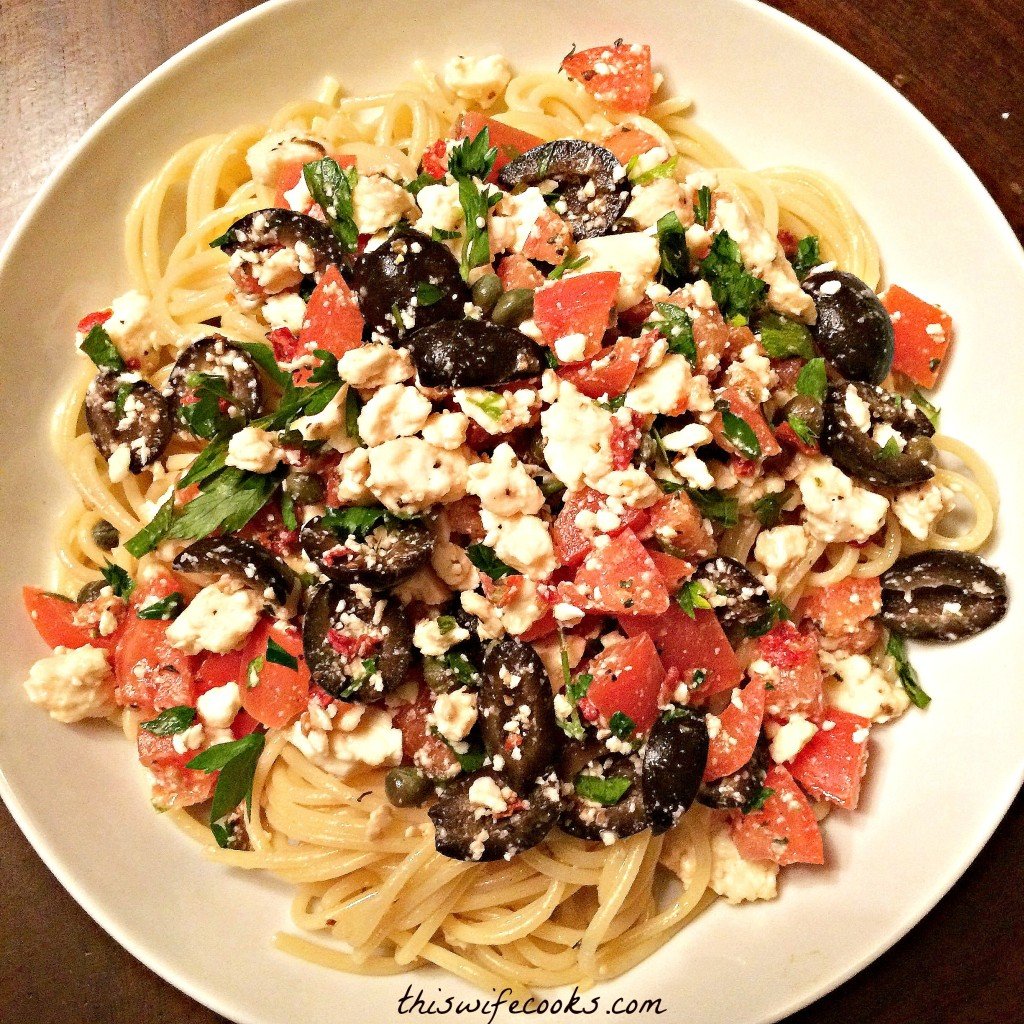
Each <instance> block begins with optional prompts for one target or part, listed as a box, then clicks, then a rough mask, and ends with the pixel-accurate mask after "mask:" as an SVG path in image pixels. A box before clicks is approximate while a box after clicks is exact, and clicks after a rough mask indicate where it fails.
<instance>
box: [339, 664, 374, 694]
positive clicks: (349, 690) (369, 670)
mask: <svg viewBox="0 0 1024 1024" xmlns="http://www.w3.org/2000/svg"><path fill="white" fill-rule="evenodd" d="M376 674H377V659H376V658H363V672H362V675H358V676H353V677H352V680H351V682H349V683H348V684H347V685H346V686H345V687H344V688H343V689H342V691H341V693H340V695H339V696H341V697H351V696H352V695H353V694H355V693H358V692H359V691H360V690H361V689H362V688H363V686H364V685H365V684H366V683H368V682H369V681H370V680H371V679H372V678H373V677H374V676H375V675H376Z"/></svg>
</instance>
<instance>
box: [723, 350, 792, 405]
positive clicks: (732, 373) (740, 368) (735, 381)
mask: <svg viewBox="0 0 1024 1024" xmlns="http://www.w3.org/2000/svg"><path fill="white" fill-rule="evenodd" d="M725 379H726V383H727V384H732V385H734V386H736V387H738V388H740V389H741V390H744V391H749V392H752V393H754V397H755V398H756V400H757V401H758V402H767V401H768V399H769V398H771V396H772V388H773V387H774V386H775V384H776V383H777V381H778V379H779V378H778V374H777V373H776V372H775V371H774V370H773V369H772V361H771V360H770V359H769V358H768V357H767V356H764V355H761V350H760V349H759V348H758V347H757V345H753V344H751V345H747V346H746V347H745V348H744V349H743V350H742V351H741V352H740V357H739V359H734V360H733V361H732V362H731V363H730V364H729V367H728V369H727V370H726V371H725Z"/></svg>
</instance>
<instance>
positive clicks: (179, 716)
mask: <svg viewBox="0 0 1024 1024" xmlns="http://www.w3.org/2000/svg"><path fill="white" fill-rule="evenodd" d="M195 720H196V709H195V708H190V707H188V706H186V705H184V704H179V705H178V706H177V707H174V708H167V709H166V710H164V711H161V712H160V714H159V715H157V716H156V718H152V719H150V720H149V721H148V722H143V723H142V724H141V725H140V726H139V728H140V729H145V730H146V732H150V733H152V734H153V735H154V736H174V735H175V734H176V733H179V732H184V731H185V730H186V729H187V728H188V727H189V726H190V725H191V724H192V723H193V722H194V721H195Z"/></svg>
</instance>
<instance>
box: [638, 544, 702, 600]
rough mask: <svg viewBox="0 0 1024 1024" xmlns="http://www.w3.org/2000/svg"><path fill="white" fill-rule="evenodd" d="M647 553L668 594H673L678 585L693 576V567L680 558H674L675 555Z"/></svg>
mask: <svg viewBox="0 0 1024 1024" xmlns="http://www.w3.org/2000/svg"><path fill="white" fill-rule="evenodd" d="M647 553H648V554H649V555H650V556H651V561H653V562H654V566H655V568H656V569H657V570H658V575H659V576H661V579H662V582H663V583H664V584H665V589H666V590H667V591H668V592H669V593H670V594H674V593H675V592H676V590H678V589H679V584H680V583H682V582H683V580H688V579H689V578H690V577H691V576H692V575H693V566H692V565H690V563H689V562H686V561H683V559H681V558H676V556H675V555H669V554H666V553H665V552H664V551H648V552H647Z"/></svg>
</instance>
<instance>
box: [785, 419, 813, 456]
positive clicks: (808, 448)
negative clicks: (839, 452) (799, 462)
mask: <svg viewBox="0 0 1024 1024" xmlns="http://www.w3.org/2000/svg"><path fill="white" fill-rule="evenodd" d="M775 439H776V440H777V441H778V442H779V443H780V444H782V445H785V446H786V447H787V448H792V449H793V450H794V451H797V452H802V453H803V454H804V455H817V454H818V452H819V448H818V446H817V445H816V444H808V443H807V442H806V441H802V440H800V437H799V436H798V435H797V432H796V431H795V430H794V429H793V428H792V427H791V426H790V425H789V423H788V422H783V423H780V424H779V425H778V426H777V427H776V428H775Z"/></svg>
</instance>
